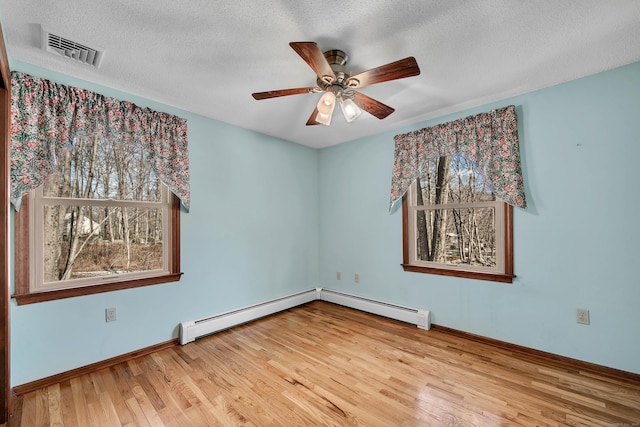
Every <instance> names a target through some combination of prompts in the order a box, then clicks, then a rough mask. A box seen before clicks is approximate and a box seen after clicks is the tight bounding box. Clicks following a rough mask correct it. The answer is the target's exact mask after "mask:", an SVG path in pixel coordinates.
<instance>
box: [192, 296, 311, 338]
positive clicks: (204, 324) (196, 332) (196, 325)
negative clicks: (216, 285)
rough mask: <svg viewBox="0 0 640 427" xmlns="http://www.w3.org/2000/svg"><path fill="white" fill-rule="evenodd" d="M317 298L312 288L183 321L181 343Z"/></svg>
mask: <svg viewBox="0 0 640 427" xmlns="http://www.w3.org/2000/svg"><path fill="white" fill-rule="evenodd" d="M317 299H318V291H317V289H310V290H308V291H303V292H300V293H297V294H293V295H289V296H286V297H282V298H277V299H274V300H271V301H266V302H263V303H260V304H255V305H251V306H248V307H244V308H240V309H237V310H232V311H228V312H225V313H221V314H217V315H215V316H211V317H206V318H203V319H198V320H191V321H188V322H182V323H180V344H182V345H184V344H187V343H190V342H192V341H195V339H196V338H200V337H203V336H205V335H210V334H213V333H215V332H219V331H222V330H224V329H229V328H231V327H233V326H238V325H241V324H243V323H247V322H250V321H252V320H256V319H259V318H261V317H265V316H268V315H270V314H274V313H277V312H280V311H284V310H287V309H289V308H292V307H296V306H298V305H302V304H306V303H308V302H311V301H315V300H317Z"/></svg>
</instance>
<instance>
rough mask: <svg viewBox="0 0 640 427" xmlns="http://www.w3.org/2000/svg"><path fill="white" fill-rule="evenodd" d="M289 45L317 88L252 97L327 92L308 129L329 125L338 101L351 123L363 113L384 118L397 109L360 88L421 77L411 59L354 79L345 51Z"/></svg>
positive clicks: (270, 92)
mask: <svg viewBox="0 0 640 427" xmlns="http://www.w3.org/2000/svg"><path fill="white" fill-rule="evenodd" d="M289 45H290V46H291V47H292V48H293V50H295V51H296V53H297V54H298V55H299V56H300V57H301V58H302V59H303V60H304V61H305V62H306V63H307V65H309V67H311V69H312V70H313V71H314V72H315V73H316V76H317V80H316V84H317V86H315V87H306V88H293V89H282V90H272V91H268V92H256V93H253V94H252V96H253V98H254V99H256V100H262V99H269V98H277V97H280V96H288V95H298V94H303V93H319V92H324V94H323V95H322V97H321V98H320V100H319V101H318V103H317V105H316V108H315V109H314V111H313V113H311V116H310V117H309V119H308V120H307V123H306V124H307V126H312V125H318V124H323V125H326V126H329V125H330V124H331V118H332V116H333V110H334V109H335V106H336V101H339V103H340V109H341V110H342V114H343V115H344V118H345V120H346V121H347V122H349V123H350V122H352V121H354V120H356V119H357V118H358V117H359V116H360V115H361V114H362V110H365V111H366V112H368V113H369V114H371V115H373V116H374V117H376V118H378V119H384V118H385V117H387V116H388V115H389V114H391V113H393V112H394V111H395V110H394V109H393V108H391V107H389V106H388V105H385V104H383V103H382V102H380V101H377V100H375V99H373V98H370V97H368V96H366V95H364V94H362V93H360V92H358V91H356V89H361V88H363V87H365V86H370V85H372V84H376V83H382V82H387V81H390V80H397V79H403V78H406V77H412V76H417V75H419V74H420V68H418V64H417V62H416V60H415V58H414V57H408V58H405V59H401V60H399V61H396V62H392V63H389V64H386V65H382V66H380V67H377V68H373V69H371V70H368V71H363V72H361V73H358V74H355V75H353V76H351V75H349V74H347V72H346V71H345V65H346V63H347V59H348V57H347V54H346V53H344V52H343V51H341V50H337V49H334V50H328V51H326V52H324V53H323V52H322V51H321V50H320V48H319V47H318V45H317V44H316V43H315V42H291V43H289Z"/></svg>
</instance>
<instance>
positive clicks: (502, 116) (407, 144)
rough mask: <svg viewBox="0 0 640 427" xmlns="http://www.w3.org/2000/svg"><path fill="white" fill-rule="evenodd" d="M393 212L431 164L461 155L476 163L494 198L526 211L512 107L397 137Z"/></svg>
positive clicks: (393, 179) (515, 124)
mask: <svg viewBox="0 0 640 427" xmlns="http://www.w3.org/2000/svg"><path fill="white" fill-rule="evenodd" d="M394 139H395V143H396V148H395V160H394V165H393V175H392V178H391V208H392V209H393V207H394V205H395V203H396V202H397V201H398V200H400V199H401V198H402V196H404V194H405V193H406V192H407V190H408V189H409V187H410V186H411V184H412V183H413V182H414V181H415V180H416V178H417V177H418V176H419V175H420V172H421V171H422V170H423V168H424V167H425V165H426V164H427V162H428V161H429V160H433V159H437V158H439V157H441V156H452V155H454V154H459V155H461V156H463V157H466V158H468V159H469V160H471V161H472V162H474V163H475V164H476V165H477V166H478V169H479V171H480V173H482V175H484V177H485V180H486V183H487V184H488V185H489V186H491V188H492V190H493V192H494V194H495V195H496V197H497V198H499V199H500V200H502V201H503V202H506V203H508V204H510V205H513V206H518V207H522V208H525V207H526V199H525V195H524V181H523V179H522V169H521V167H520V148H519V144H518V122H517V117H516V111H515V107H514V106H513V105H510V106H508V107H505V108H500V109H497V110H493V111H490V112H488V113H481V114H477V115H475V116H469V117H465V118H463V119H459V120H455V121H453V122H449V123H443V124H440V125H437V126H433V127H429V128H423V129H418V130H415V131H413V132H409V133H405V134H401V135H396V136H395V138H394Z"/></svg>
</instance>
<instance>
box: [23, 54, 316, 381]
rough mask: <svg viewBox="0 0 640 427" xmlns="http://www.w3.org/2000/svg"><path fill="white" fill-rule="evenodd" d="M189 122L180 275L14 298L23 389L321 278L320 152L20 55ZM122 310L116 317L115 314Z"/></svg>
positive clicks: (60, 78)
mask: <svg viewBox="0 0 640 427" xmlns="http://www.w3.org/2000/svg"><path fill="white" fill-rule="evenodd" d="M11 67H12V70H17V71H24V72H27V73H30V74H32V75H34V76H38V77H44V78H48V79H51V80H54V81H56V82H59V83H63V84H71V85H74V86H79V87H85V88H88V89H91V90H95V91H97V92H99V93H102V94H105V95H108V96H113V97H117V98H119V99H122V100H129V101H132V102H135V103H136V104H138V105H140V106H148V107H151V108H154V109H157V110H160V111H166V112H168V113H172V114H176V115H179V116H181V117H185V118H186V119H187V124H188V132H189V159H190V163H191V209H190V212H189V213H184V212H183V213H182V214H181V220H180V221H181V250H182V251H181V254H182V257H181V267H182V271H183V272H184V276H183V278H182V280H181V281H180V282H177V283H170V284H163V285H157V286H147V287H143V288H137V289H131V290H125V291H119V292H110V293H106V294H99V295H92V296H86V297H78V298H70V299H65V300H58V301H51V302H44V303H38V304H30V305H24V306H16V305H15V301H13V302H12V307H11V371H12V372H11V383H12V385H13V386H15V385H19V384H24V383H26V382H30V381H34V380H36V379H40V378H43V377H47V376H49V375H53V374H56V373H60V372H64V371H68V370H70V369H74V368H77V367H80V366H84V365H87V364H90V363H94V362H97V361H101V360H104V359H108V358H110V357H114V356H117V355H120V354H124V353H128V352H130V351H134V350H137V349H140V348H144V347H148V346H151V345H154V344H157V343H160V342H164V341H168V340H171V339H172V338H175V337H177V325H178V324H179V323H180V322H182V321H185V320H193V319H195V318H199V317H203V316H207V315H211V314H216V313H220V312H224V311H228V310H232V309H236V308H240V307H244V306H247V305H250V304H254V303H258V302H263V301H266V300H269V299H273V298H277V297H280V296H283V295H289V294H292V293H295V292H298V291H301V290H306V289H310V288H314V287H316V286H318V247H319V244H318V151H316V150H312V149H309V148H306V147H303V146H300V145H297V144H292V143H289V142H284V141H281V140H278V139H274V138H271V137H268V136H265V135H261V134H258V133H255V132H251V131H248V130H245V129H241V128H238V127H234V126H231V125H228V124H225V123H222V122H218V121H215V120H210V119H207V118H204V117H201V116H198V115H195V114H191V113H188V112H186V111H181V110H177V109H175V108H171V107H167V106H164V105H160V104H157V103H153V102H150V101H147V100H143V99H141V98H138V97H135V96H132V95H128V94H124V93H121V92H117V91H114V90H111V89H107V88H103V87H97V86H95V85H92V84H89V83H87V82H83V81H79V80H76V79H73V78H70V77H67V76H63V75H59V74H56V73H53V72H50V71H46V70H43V69H40V68H36V67H33V66H31V65H29V64H25V63H19V62H17V61H14V62H12V63H11ZM107 307H116V308H117V314H118V320H117V321H116V322H112V323H105V319H104V316H105V313H104V310H105V308H107Z"/></svg>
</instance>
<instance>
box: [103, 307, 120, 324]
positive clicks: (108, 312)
mask: <svg viewBox="0 0 640 427" xmlns="http://www.w3.org/2000/svg"><path fill="white" fill-rule="evenodd" d="M104 312H105V318H106V319H105V320H106V321H107V322H115V321H116V320H118V318H117V316H116V308H115V307H111V308H105V310H104Z"/></svg>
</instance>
